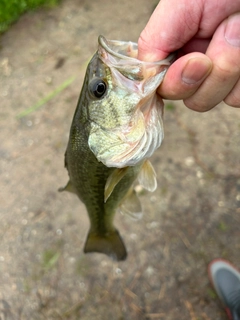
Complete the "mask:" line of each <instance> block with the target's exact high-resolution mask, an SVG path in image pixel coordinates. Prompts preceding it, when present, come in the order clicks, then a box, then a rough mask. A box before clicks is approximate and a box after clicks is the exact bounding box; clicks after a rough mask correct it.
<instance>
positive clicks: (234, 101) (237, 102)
mask: <svg viewBox="0 0 240 320" xmlns="http://www.w3.org/2000/svg"><path fill="white" fill-rule="evenodd" d="M239 91H240V89H239ZM224 102H225V103H226V104H227V105H228V106H230V107H234V108H240V95H239V96H237V95H235V94H234V93H230V94H229V95H228V96H227V97H226V98H225V99H224Z"/></svg>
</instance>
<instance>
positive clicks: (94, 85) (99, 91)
mask: <svg viewBox="0 0 240 320" xmlns="http://www.w3.org/2000/svg"><path fill="white" fill-rule="evenodd" d="M89 91H90V93H91V95H92V96H93V97H95V98H102V97H103V95H104V94H105V92H106V91H107V84H106V82H105V81H103V80H102V79H100V78H96V79H93V80H92V81H91V82H90V84H89Z"/></svg>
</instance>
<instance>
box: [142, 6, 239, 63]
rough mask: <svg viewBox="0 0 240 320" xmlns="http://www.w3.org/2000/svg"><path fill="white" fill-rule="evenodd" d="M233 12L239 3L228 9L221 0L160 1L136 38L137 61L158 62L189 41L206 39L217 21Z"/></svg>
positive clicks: (215, 27) (237, 10)
mask: <svg viewBox="0 0 240 320" xmlns="http://www.w3.org/2000/svg"><path fill="white" fill-rule="evenodd" d="M235 12H239V0H234V1H232V2H231V5H230V4H229V5H227V4H226V1H224V0H222V1H219V0H210V1H206V0H202V1H189V0H178V1H176V0H161V1H160V2H159V4H158V5H157V7H156V9H155V11H154V12H153V14H152V16H151V17H150V19H149V21H148V23H147V25H146V27H145V28H144V30H143V31H142V33H141V35H140V38H139V41H138V51H139V54H138V57H139V59H141V60H146V61H147V60H151V61H156V60H161V59H163V58H165V57H166V56H167V55H168V54H169V53H170V52H173V51H176V50H178V49H180V48H181V47H182V46H183V45H184V44H186V43H187V42H188V41H189V40H190V39H192V38H193V37H196V38H199V39H210V38H211V37H212V35H213V33H214V32H215V30H216V29H217V27H218V25H219V24H220V23H221V21H223V20H224V19H225V18H226V17H228V16H230V15H231V14H233V13H235ZM191 51H198V49H196V48H195V49H194V50H193V49H192V50H191ZM200 51H201V50H200ZM201 52H203V51H201Z"/></svg>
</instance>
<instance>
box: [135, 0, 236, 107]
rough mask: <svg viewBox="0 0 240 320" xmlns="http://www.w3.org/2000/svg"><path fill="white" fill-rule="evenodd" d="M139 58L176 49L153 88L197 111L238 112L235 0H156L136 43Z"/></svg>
mask: <svg viewBox="0 0 240 320" xmlns="http://www.w3.org/2000/svg"><path fill="white" fill-rule="evenodd" d="M138 50H139V56H138V57H139V59H141V60H146V61H148V60H151V61H156V60H161V59H164V58H165V57H166V56H167V55H168V54H169V53H170V52H173V51H176V50H179V58H178V59H177V60H176V61H175V62H174V63H173V64H172V65H171V66H170V67H169V69H168V72H167V73H166V76H165V78H164V80H163V82H162V84H161V86H160V87H159V88H158V93H159V94H160V95H161V96H162V97H163V98H164V99H171V100H180V99H183V101H184V103H185V105H186V106H187V107H188V108H190V109H193V110H196V111H200V112H203V111H208V110H210V109H212V108H213V107H215V106H216V105H217V104H218V103H220V102H221V101H224V102H225V103H226V104H228V105H230V106H232V107H240V0H195V1H192V0H161V1H160V2H159V4H158V6H157V7H156V9H155V11H154V12H153V14H152V16H151V17H150V20H149V22H148V23H147V25H146V27H145V29H144V30H143V31H142V33H141V35H140V38H139V40H138Z"/></svg>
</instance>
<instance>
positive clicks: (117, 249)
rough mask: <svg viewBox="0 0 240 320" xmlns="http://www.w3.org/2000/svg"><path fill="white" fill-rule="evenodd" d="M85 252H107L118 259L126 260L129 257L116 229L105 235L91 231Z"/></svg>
mask: <svg viewBox="0 0 240 320" xmlns="http://www.w3.org/2000/svg"><path fill="white" fill-rule="evenodd" d="M84 252H85V253H88V252H100V253H105V254H106V255H108V256H110V257H111V258H113V259H114V260H118V261H119V260H125V259H126V257H127V251H126V248H125V245H124V243H123V241H122V239H121V237H120V235H119V232H118V231H117V230H116V229H115V230H114V231H113V232H111V233H109V234H107V235H104V236H103V235H98V234H96V233H93V232H91V231H90V232H89V234H88V237H87V241H86V243H85V247H84Z"/></svg>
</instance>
